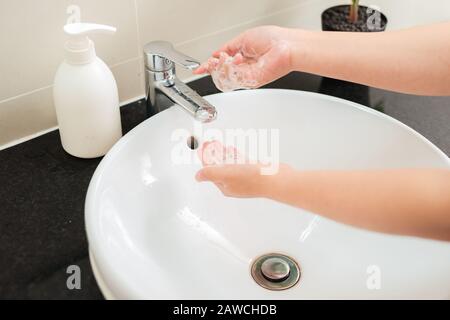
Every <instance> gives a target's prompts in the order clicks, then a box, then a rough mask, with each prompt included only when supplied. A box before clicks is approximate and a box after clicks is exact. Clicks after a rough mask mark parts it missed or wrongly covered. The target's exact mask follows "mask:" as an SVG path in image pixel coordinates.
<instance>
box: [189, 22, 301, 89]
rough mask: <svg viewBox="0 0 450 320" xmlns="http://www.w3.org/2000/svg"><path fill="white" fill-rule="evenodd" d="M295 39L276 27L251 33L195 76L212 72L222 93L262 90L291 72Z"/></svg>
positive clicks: (225, 48) (229, 45) (224, 49)
mask: <svg viewBox="0 0 450 320" xmlns="http://www.w3.org/2000/svg"><path fill="white" fill-rule="evenodd" d="M292 38H293V37H292V35H291V31H290V30H289V29H284V28H280V27H275V26H265V27H258V28H254V29H251V30H248V31H246V32H244V33H243V34H241V35H240V36H238V37H237V38H235V39H234V40H231V41H230V42H229V43H227V44H225V45H224V46H223V47H222V48H221V49H220V50H218V51H216V52H214V53H213V56H212V57H211V58H210V59H209V60H208V61H207V62H205V63H204V64H203V65H202V66H201V67H200V68H198V69H197V70H195V72H194V73H196V74H203V73H210V74H211V75H212V76H213V79H214V81H215V83H216V85H217V86H218V88H219V89H221V90H222V91H230V90H236V89H251V88H258V87H261V86H263V85H265V84H267V83H270V82H272V81H274V80H276V79H278V78H280V77H282V76H284V75H286V74H287V73H289V72H290V71H292V65H291V49H290V48H291V42H292V41H293V39H292Z"/></svg>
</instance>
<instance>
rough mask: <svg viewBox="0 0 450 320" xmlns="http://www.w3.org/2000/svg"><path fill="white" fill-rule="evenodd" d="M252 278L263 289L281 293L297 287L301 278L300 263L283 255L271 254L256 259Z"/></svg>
mask: <svg viewBox="0 0 450 320" xmlns="http://www.w3.org/2000/svg"><path fill="white" fill-rule="evenodd" d="M251 272H252V277H253V279H254V280H255V281H256V283H257V284H259V285H260V286H261V287H263V288H265V289H268V290H273V291H281V290H287V289H290V288H292V287H293V286H295V285H296V284H297V283H298V282H299V280H300V276H301V272H300V267H299V265H298V263H297V262H296V261H295V260H294V259H292V258H290V257H288V256H286V255H283V254H278V253H271V254H266V255H264V256H262V257H259V258H258V259H256V261H255V262H254V263H253V266H252V270H251Z"/></svg>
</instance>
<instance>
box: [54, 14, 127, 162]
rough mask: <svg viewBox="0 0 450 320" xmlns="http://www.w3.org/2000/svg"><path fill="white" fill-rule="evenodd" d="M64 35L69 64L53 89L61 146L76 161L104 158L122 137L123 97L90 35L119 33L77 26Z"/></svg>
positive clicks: (61, 70)
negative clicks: (96, 50)
mask: <svg viewBox="0 0 450 320" xmlns="http://www.w3.org/2000/svg"><path fill="white" fill-rule="evenodd" d="M64 32H65V33H66V34H67V35H68V36H69V40H68V41H67V42H66V45H65V61H64V62H63V63H62V64H61V66H60V67H59V69H58V71H57V73H56V77H55V83H54V89H53V97H54V104H55V108H56V115H57V118H58V125H59V131H60V135H61V142H62V145H63V148H64V150H66V151H67V152H68V153H69V154H71V155H73V156H75V157H78V158H84V159H90V158H97V157H101V156H104V155H105V154H106V153H107V152H108V151H109V150H110V149H111V147H112V146H113V145H114V144H115V143H116V142H117V141H118V140H119V139H120V138H121V137H122V126H121V120H120V109H119V94H118V90H117V84H116V81H115V79H114V76H113V74H112V72H111V70H110V69H109V68H108V66H107V65H106V64H105V63H104V62H103V61H102V60H101V59H99V58H98V57H97V55H96V53H95V47H94V43H93V42H92V41H91V40H90V39H89V38H88V35H89V34H110V35H112V34H114V33H115V32H116V29H115V28H113V27H109V26H103V25H98V24H91V23H74V24H68V25H66V26H65V27H64Z"/></svg>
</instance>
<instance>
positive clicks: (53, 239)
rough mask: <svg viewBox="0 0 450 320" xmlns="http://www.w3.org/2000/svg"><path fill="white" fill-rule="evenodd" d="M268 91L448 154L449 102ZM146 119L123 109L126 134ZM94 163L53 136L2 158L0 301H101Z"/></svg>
mask: <svg viewBox="0 0 450 320" xmlns="http://www.w3.org/2000/svg"><path fill="white" fill-rule="evenodd" d="M190 85H191V87H193V88H194V89H196V90H197V91H199V93H200V94H202V95H208V94H212V93H216V92H217V89H216V88H215V87H214V85H213V84H212V82H211V79H210V78H204V79H200V80H197V81H195V82H192V83H191V84H190ZM268 87H272V88H285V89H296V90H305V91H312V92H321V93H325V94H330V95H335V96H338V97H344V98H347V99H349V100H353V101H355V102H361V103H363V104H366V105H368V106H370V107H373V108H375V109H377V110H380V111H382V112H385V113H386V114H388V115H390V116H392V117H394V118H396V119H398V120H400V121H402V122H403V123H405V124H407V125H408V126H410V127H412V128H414V129H415V130H417V131H418V132H420V133H422V134H423V135H424V136H425V137H427V138H428V139H429V140H430V141H431V142H433V143H434V144H436V145H437V146H438V147H439V148H441V149H442V150H443V151H444V152H445V153H446V154H447V155H450V97H417V96H410V95H404V94H397V93H392V92H387V91H384V90H378V89H372V88H370V89H369V90H367V88H361V87H360V86H355V85H353V84H349V83H347V82H342V81H337V80H330V79H325V80H324V79H322V78H321V77H318V76H313V75H309V74H303V73H292V74H290V75H288V76H286V77H284V78H282V79H280V80H278V81H277V82H275V83H273V84H271V85H269V86H268ZM145 119H146V110H145V107H144V103H142V101H138V102H136V103H132V104H130V105H128V106H125V107H123V108H122V121H123V127H124V132H128V131H129V130H130V129H132V128H133V127H135V126H136V125H138V124H139V123H141V122H142V121H144V120H145ZM99 162H100V159H96V160H80V159H77V158H74V157H71V156H70V155H68V154H67V153H65V152H64V150H63V149H62V147H61V143H60V138H59V133H58V132H51V133H49V134H46V135H44V136H41V137H39V138H36V139H34V140H31V141H28V142H25V143H22V144H20V145H17V146H15V147H12V148H9V149H6V150H3V151H0V200H1V203H0V299H102V295H101V293H100V291H99V289H98V287H97V285H96V282H95V279H94V277H93V274H92V271H91V267H90V263H89V258H88V244H87V240H86V235H85V227H84V200H85V196H86V191H87V188H88V184H89V181H90V179H91V177H92V175H93V173H94V171H95V169H96V167H97V165H98V164H99ZM71 265H78V266H79V267H80V268H81V274H82V278H81V290H69V289H68V288H67V286H66V281H67V277H68V276H69V275H68V274H67V273H66V270H67V268H68V267H69V266H71Z"/></svg>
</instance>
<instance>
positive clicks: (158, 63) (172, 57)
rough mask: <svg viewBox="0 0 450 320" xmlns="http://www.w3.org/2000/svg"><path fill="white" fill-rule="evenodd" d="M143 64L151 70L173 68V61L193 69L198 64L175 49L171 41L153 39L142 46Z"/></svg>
mask: <svg viewBox="0 0 450 320" xmlns="http://www.w3.org/2000/svg"><path fill="white" fill-rule="evenodd" d="M144 59H145V65H146V67H147V68H149V69H150V70H152V71H155V72H164V71H169V70H171V69H172V68H173V63H176V64H179V65H181V66H183V67H184V68H186V69H189V70H194V69H196V68H198V67H199V66H200V62H198V61H197V60H195V59H193V58H191V57H189V56H187V55H185V54H183V53H181V52H179V51H177V50H175V48H174V47H173V45H172V43H170V42H167V41H153V42H150V43H148V44H147V45H146V46H145V47H144Z"/></svg>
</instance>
